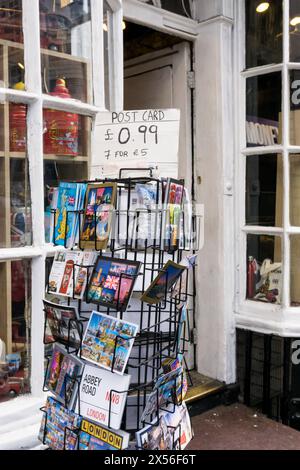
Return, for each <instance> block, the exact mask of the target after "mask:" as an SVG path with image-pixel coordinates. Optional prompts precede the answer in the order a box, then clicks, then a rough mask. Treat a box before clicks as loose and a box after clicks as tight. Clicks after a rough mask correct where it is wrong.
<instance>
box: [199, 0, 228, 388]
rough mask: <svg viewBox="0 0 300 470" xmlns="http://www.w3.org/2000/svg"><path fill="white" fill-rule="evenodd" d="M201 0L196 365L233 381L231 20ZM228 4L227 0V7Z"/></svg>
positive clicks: (217, 7)
mask: <svg viewBox="0 0 300 470" xmlns="http://www.w3.org/2000/svg"><path fill="white" fill-rule="evenodd" d="M200 3H202V4H203V7H207V8H206V11H207V15H208V14H210V15H211V16H212V17H213V18H212V19H210V20H209V21H205V22H204V23H203V24H201V23H200V24H199V35H198V39H197V40H196V43H195V72H196V91H195V101H196V103H195V106H196V115H195V132H196V149H195V178H196V185H195V187H196V199H197V202H199V203H203V204H204V206H205V244H204V247H203V249H202V250H201V252H200V254H199V263H198V265H199V267H198V272H197V311H198V313H197V318H196V321H197V367H198V371H199V372H201V373H203V374H205V375H208V376H210V377H213V378H216V379H218V380H222V381H226V382H227V383H233V382H234V381H235V321H234V313H233V304H234V204H233V197H234V196H233V189H234V188H233V181H234V141H233V140H234V120H233V118H234V116H233V100H234V90H233V66H232V50H233V22H232V21H231V20H230V19H228V18H225V17H224V15H223V14H224V13H225V10H224V2H223V1H221V0H220V1H219V2H218V1H213V2H205V1H204V0H203V1H202V0H200V2H199V4H200ZM207 4H214V8H213V7H212V5H210V7H208V5H207ZM230 5H231V0H228V2H227V4H226V7H227V8H226V12H228V11H229V8H228V7H230ZM204 10H205V8H204ZM217 15H222V16H219V17H218V16H217ZM208 19H209V18H208V17H207V16H206V15H205V20H208ZM198 176H200V177H201V184H199V182H198V181H197V177H198Z"/></svg>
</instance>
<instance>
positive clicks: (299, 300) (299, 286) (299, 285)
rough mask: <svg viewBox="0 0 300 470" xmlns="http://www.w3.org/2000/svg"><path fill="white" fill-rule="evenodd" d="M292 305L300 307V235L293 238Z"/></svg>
mask: <svg viewBox="0 0 300 470" xmlns="http://www.w3.org/2000/svg"><path fill="white" fill-rule="evenodd" d="M290 241H291V253H290V255H291V292H290V295H291V305H292V306H295V307H298V306H300V263H299V258H300V235H293V236H291V239H290Z"/></svg>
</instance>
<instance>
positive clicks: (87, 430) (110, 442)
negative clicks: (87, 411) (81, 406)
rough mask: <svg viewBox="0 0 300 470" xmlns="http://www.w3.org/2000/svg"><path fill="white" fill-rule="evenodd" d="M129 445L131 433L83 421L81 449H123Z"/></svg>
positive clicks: (80, 435) (80, 437) (80, 434)
mask: <svg viewBox="0 0 300 470" xmlns="http://www.w3.org/2000/svg"><path fill="white" fill-rule="evenodd" d="M128 445H129V434H128V433H127V432H125V431H121V430H119V431H112V430H111V429H108V428H107V427H105V426H100V425H99V424H95V423H92V422H91V421H88V420H87V419H83V420H82V421H81V426H80V432H79V450H123V449H127V447H128Z"/></svg>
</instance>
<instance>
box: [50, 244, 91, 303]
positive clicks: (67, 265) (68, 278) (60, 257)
mask: <svg viewBox="0 0 300 470" xmlns="http://www.w3.org/2000/svg"><path fill="white" fill-rule="evenodd" d="M97 256H98V254H97V253H96V252H95V251H75V250H65V251H58V252H57V253H56V254H55V256H54V260H53V264H52V267H51V271H50V275H49V281H48V288H47V289H48V293H51V294H57V295H61V296H64V297H74V298H76V299H82V298H83V296H84V293H85V288H86V285H87V282H88V280H89V279H90V277H91V275H92V271H93V269H92V268H91V266H92V265H94V264H95V262H96V259H97ZM73 278H74V279H73ZM73 290H74V292H73Z"/></svg>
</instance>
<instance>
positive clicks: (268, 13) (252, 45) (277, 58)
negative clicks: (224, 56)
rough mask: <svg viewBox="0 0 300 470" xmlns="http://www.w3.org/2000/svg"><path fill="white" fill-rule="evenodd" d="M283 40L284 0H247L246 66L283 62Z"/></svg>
mask: <svg viewBox="0 0 300 470" xmlns="http://www.w3.org/2000/svg"><path fill="white" fill-rule="evenodd" d="M296 1H298V0H296ZM282 42H283V38H282V2H281V1H280V0H275V1H274V0H272V1H269V2H263V1H260V0H246V67H247V68H250V67H258V66H260V65H267V64H274V63H280V62H282Z"/></svg>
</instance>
